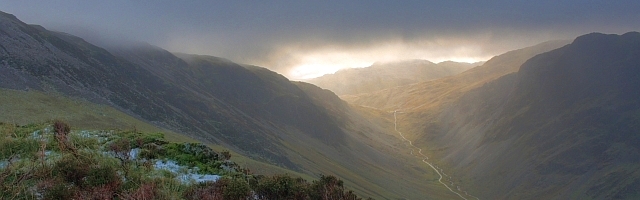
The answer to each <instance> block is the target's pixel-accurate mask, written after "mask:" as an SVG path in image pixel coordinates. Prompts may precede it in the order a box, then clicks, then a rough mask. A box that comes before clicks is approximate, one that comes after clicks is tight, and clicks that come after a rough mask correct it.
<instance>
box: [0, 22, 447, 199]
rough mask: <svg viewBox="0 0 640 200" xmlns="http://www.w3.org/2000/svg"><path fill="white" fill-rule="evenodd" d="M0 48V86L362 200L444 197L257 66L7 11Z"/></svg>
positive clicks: (328, 101)
mask: <svg viewBox="0 0 640 200" xmlns="http://www.w3.org/2000/svg"><path fill="white" fill-rule="evenodd" d="M0 47H1V48H0V63H1V64H0V72H2V73H0V76H1V77H0V87H2V88H6V89H13V90H36V91H39V92H40V93H41V94H44V95H61V96H65V97H71V98H76V99H80V100H83V101H84V100H86V101H88V102H92V103H96V104H100V106H111V107H114V108H116V109H118V110H120V111H121V112H124V113H126V114H129V115H131V116H133V117H135V118H137V119H138V120H141V121H144V122H147V123H152V124H154V125H157V126H159V127H162V128H167V129H170V130H173V131H175V132H178V133H183V134H186V135H189V136H191V137H193V138H196V139H199V140H201V141H202V142H206V143H213V144H219V145H222V146H225V147H226V148H230V149H232V150H233V151H234V152H238V153H241V154H243V155H246V156H249V157H251V158H252V159H256V160H260V161H263V162H267V163H271V164H275V165H278V166H281V167H285V168H287V169H291V170H295V171H297V172H302V173H306V174H309V175H312V176H316V175H317V174H318V173H324V174H331V175H338V176H340V178H341V179H343V180H344V181H345V182H346V183H347V184H346V186H347V187H349V188H354V189H355V190H356V191H357V192H358V193H359V194H362V196H371V197H375V198H412V199H416V198H420V199H423V198H431V197H433V198H451V197H452V196H451V194H449V193H448V192H447V191H446V189H444V188H442V186H439V185H438V184H436V183H435V180H434V177H435V176H434V174H432V173H430V172H425V171H424V170H422V169H420V168H418V167H416V166H418V165H419V164H420V163H418V162H417V161H413V160H411V159H409V158H407V157H403V156H396V151H397V150H398V148H397V145H400V143H398V142H390V141H391V140H390V138H389V137H384V136H385V135H386V133H384V130H383V129H381V128H379V127H376V126H371V122H370V121H368V120H367V119H365V118H363V117H362V116H360V115H359V114H358V113H355V112H353V111H352V110H351V108H350V107H349V106H346V105H345V104H344V103H343V102H341V101H337V99H338V98H337V97H336V96H335V95H334V94H333V93H331V92H327V91H323V90H321V89H319V88H316V87H312V86H309V85H303V84H293V83H291V82H289V81H288V80H287V79H286V78H284V77H283V76H281V75H279V74H276V73H274V72H271V71H268V70H266V69H263V68H258V67H252V66H241V65H238V64H236V63H233V62H230V61H228V60H225V59H221V58H216V57H212V56H198V55H184V54H178V56H175V55H174V54H172V53H169V52H167V51H165V50H163V49H160V48H157V47H152V46H149V45H144V44H136V45H132V46H130V47H126V48H114V49H110V50H108V51H107V50H105V49H103V48H100V47H97V46H94V45H92V44H90V43H87V42H85V41H84V40H83V39H81V38H78V37H75V36H72V35H68V34H64V33H58V32H51V31H48V30H46V29H44V28H42V27H38V26H33V25H27V24H24V23H23V22H21V21H19V20H18V19H17V18H16V17H15V16H12V15H9V14H6V13H0ZM378 135H382V136H378ZM363 138H364V139H363ZM424 194H429V196H428V197H424Z"/></svg>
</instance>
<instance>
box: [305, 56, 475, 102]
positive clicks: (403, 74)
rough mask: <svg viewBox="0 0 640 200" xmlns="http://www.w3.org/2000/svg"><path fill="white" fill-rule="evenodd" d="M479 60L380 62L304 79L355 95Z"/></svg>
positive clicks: (461, 68)
mask: <svg viewBox="0 0 640 200" xmlns="http://www.w3.org/2000/svg"><path fill="white" fill-rule="evenodd" d="M478 65H481V62H479V63H458V62H452V61H446V62H441V63H437V64H436V63H433V62H430V61H427V60H406V61H395V62H380V63H374V64H373V65H371V66H369V67H365V68H349V69H343V70H340V71H337V72H335V73H333V74H326V75H323V76H321V77H318V78H313V79H309V80H304V82H308V83H311V84H314V85H317V86H319V87H321V88H324V89H328V90H331V91H333V92H334V93H336V94H338V95H354V94H360V93H369V92H373V91H377V90H382V89H387V88H392V87H397V86H403V85H408V84H412V83H417V82H422V81H428V80H434V79H437V78H442V77H445V76H450V75H454V74H458V73H460V72H463V71H465V70H467V69H470V68H472V67H475V66H478Z"/></svg>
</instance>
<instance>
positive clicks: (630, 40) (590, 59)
mask: <svg viewBox="0 0 640 200" xmlns="http://www.w3.org/2000/svg"><path fill="white" fill-rule="evenodd" d="M638 52H640V34H639V33H637V32H631V33H627V34H624V35H605V34H599V33H593V34H588V35H584V36H580V37H578V38H576V39H575V40H574V41H573V42H572V43H571V44H569V45H566V46H564V47H562V48H559V49H556V50H553V51H549V52H547V53H542V54H539V55H537V56H535V57H533V58H531V59H529V60H527V61H526V62H525V63H524V64H522V65H521V67H520V69H519V71H518V72H517V73H512V74H509V75H506V76H502V77H500V78H498V79H496V80H494V81H489V82H487V83H485V84H483V85H482V86H481V87H478V88H475V89H471V90H469V91H468V92H466V93H464V94H462V95H460V96H459V97H458V98H455V99H453V100H452V102H451V103H450V104H448V105H447V106H445V107H441V108H440V109H439V110H438V112H436V113H428V112H427V111H428V110H421V109H420V108H419V109H415V110H413V111H411V112H409V113H407V114H406V115H404V118H403V120H404V121H407V122H410V123H409V124H413V127H411V128H409V129H410V130H413V131H414V133H416V135H415V136H414V138H416V141H417V144H419V146H422V147H425V148H427V149H428V152H429V154H430V155H432V156H434V157H438V158H440V161H439V163H440V164H441V165H443V166H446V168H449V169H452V171H454V172H455V173H453V175H452V176H453V177H456V179H457V180H456V181H458V182H462V183H465V184H467V185H468V186H470V187H471V188H473V189H471V190H470V192H471V193H474V194H478V196H479V197H480V198H482V199H541V198H542V199H637V198H638V196H639V195H640V193H638V190H637V189H636V188H638V186H639V185H640V182H639V181H638V180H640V177H639V175H640V174H638V173H637V171H638V169H639V168H640V165H639V164H638V163H639V161H640V160H638V159H637V158H639V155H640V151H639V149H638V148H637V147H638V146H639V144H640V143H639V142H640V137H639V135H638V133H640V129H638V128H639V127H638V126H637V124H639V123H640V118H638V113H639V112H640V104H639V103H638V99H639V97H640V93H639V92H638V91H640V88H638V86H640V82H638V80H639V79H638V77H640V68H638V66H640V59H639V57H638V56H637V55H638ZM488 63H489V62H488ZM425 116H429V117H428V118H426V117H425ZM418 124H419V125H418Z"/></svg>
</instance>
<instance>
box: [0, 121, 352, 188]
mask: <svg viewBox="0 0 640 200" xmlns="http://www.w3.org/2000/svg"><path fill="white" fill-rule="evenodd" d="M0 130H1V131H2V132H0V133H1V135H0V146H2V148H0V199H198V200H201V199H314V200H315V199H354V200H355V199H360V198H358V197H357V196H356V195H355V194H354V193H353V192H352V191H348V190H346V189H344V186H343V183H342V181H341V180H339V179H337V178H336V177H333V176H324V175H321V176H320V177H321V178H320V180H316V181H312V182H307V181H306V180H304V179H302V178H299V177H292V176H290V175H275V176H263V175H254V174H252V173H251V171H250V170H249V169H246V168H242V167H240V166H239V165H237V164H236V163H234V162H231V161H230V160H229V159H230V158H231V154H230V153H229V152H228V151H221V152H216V151H214V150H212V149H211V148H209V147H207V146H206V145H204V144H201V143H173V142H168V141H167V140H165V138H164V135H163V134H162V133H140V132H137V131H86V130H72V129H71V127H70V126H69V125H68V124H67V123H65V122H63V121H54V122H52V123H43V124H28V125H23V126H19V125H15V124H7V123H0ZM197 176H202V177H205V176H207V177H208V179H207V178H198V177H197Z"/></svg>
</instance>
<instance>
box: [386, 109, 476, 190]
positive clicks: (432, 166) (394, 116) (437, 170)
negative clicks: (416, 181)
mask: <svg viewBox="0 0 640 200" xmlns="http://www.w3.org/2000/svg"><path fill="white" fill-rule="evenodd" d="M397 113H402V112H398V110H395V111H393V129H395V131H396V132H398V134H399V135H400V137H402V139H403V140H404V141H407V142H409V146H411V147H412V148H411V155H413V156H418V155H415V154H413V149H414V148H416V149H418V154H420V156H422V162H424V163H426V164H427V165H429V167H431V168H432V169H433V170H434V171H436V173H438V175H439V176H440V178H438V182H440V184H442V185H444V187H446V188H447V189H449V191H451V192H453V193H454V194H456V195H458V196H459V197H460V198H462V199H464V200H468V199H467V198H465V197H464V196H463V195H462V194H460V193H458V192H456V191H454V190H453V189H451V187H453V186H454V185H455V184H454V183H453V181H451V176H449V175H447V174H445V173H444V172H443V171H442V169H441V168H439V167H438V166H434V165H433V164H431V163H429V162H427V160H428V159H429V157H427V156H426V155H424V154H422V149H421V148H418V147H416V146H414V145H413V142H412V141H411V140H409V139H407V138H405V137H404V135H403V134H402V132H400V131H399V130H398V118H397ZM443 175H444V176H447V177H448V178H449V183H450V185H451V187H449V185H447V184H446V183H444V182H442V178H444V176H443ZM456 189H457V190H458V191H460V192H463V193H464V194H465V195H467V196H470V197H473V198H475V199H477V200H480V199H479V198H478V197H475V196H473V195H470V194H468V193H467V192H466V191H463V190H461V189H460V186H456Z"/></svg>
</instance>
